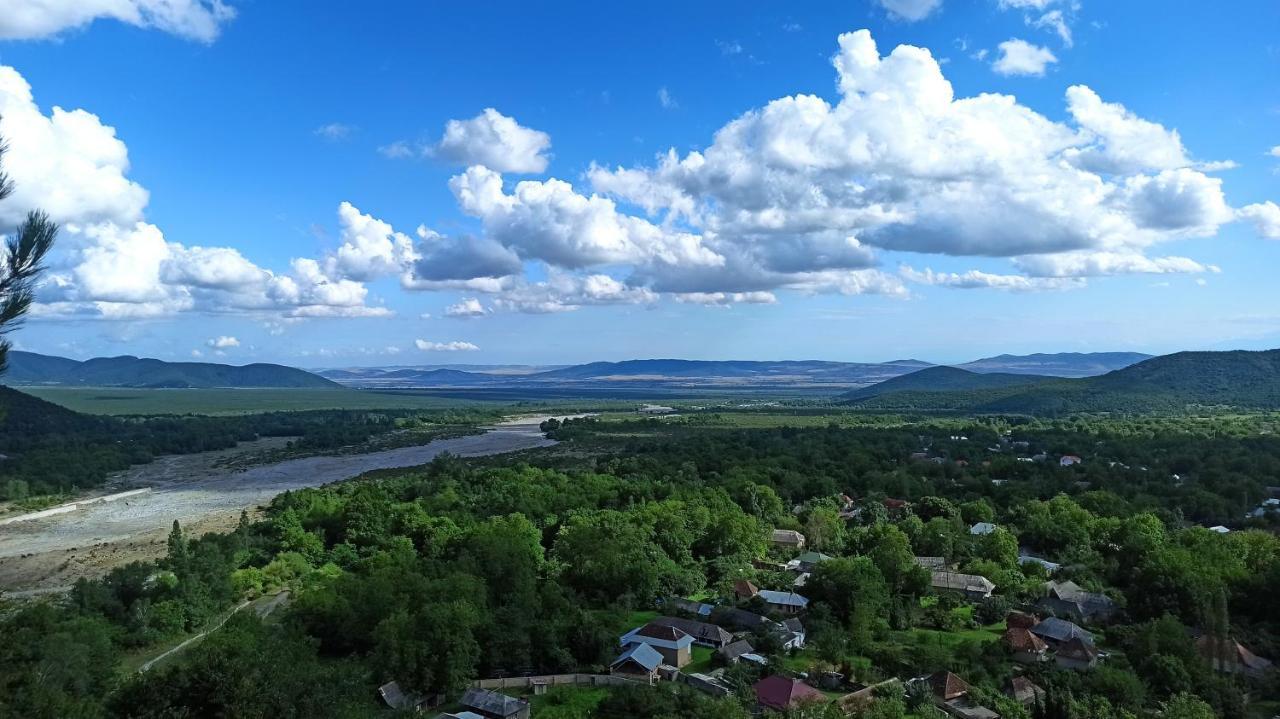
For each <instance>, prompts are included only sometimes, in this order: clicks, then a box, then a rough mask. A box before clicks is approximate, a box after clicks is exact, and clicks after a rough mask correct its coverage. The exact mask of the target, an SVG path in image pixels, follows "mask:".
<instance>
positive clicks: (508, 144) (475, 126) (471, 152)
mask: <svg viewBox="0 0 1280 719" xmlns="http://www.w3.org/2000/svg"><path fill="white" fill-rule="evenodd" d="M550 147H551V136H550V135H548V134H547V133H545V132H540V131H538V130H532V129H530V128H527V127H523V126H521V125H520V123H518V122H516V121H515V120H513V119H512V118H510V117H507V116H506V115H503V114H502V113H500V112H498V111H497V110H495V109H493V108H491V107H490V108H486V109H485V110H484V112H482V113H480V114H479V115H476V116H475V117H473V118H471V119H470V120H450V121H449V122H448V123H447V124H446V125H445V128H444V137H442V138H440V142H438V143H436V144H435V145H433V146H432V147H431V148H429V154H431V155H432V156H434V157H437V158H439V159H442V160H446V161H448V162H452V163H455V164H458V165H484V166H485V167H488V168H490V169H493V170H497V171H498V172H521V173H527V172H542V171H543V170H546V169H547V163H548V162H549V161H550V158H549V157H548V156H547V155H546V151H547V150H548V149H550ZM395 151H396V152H399V150H398V149H397V150H395ZM384 154H386V153H384Z"/></svg>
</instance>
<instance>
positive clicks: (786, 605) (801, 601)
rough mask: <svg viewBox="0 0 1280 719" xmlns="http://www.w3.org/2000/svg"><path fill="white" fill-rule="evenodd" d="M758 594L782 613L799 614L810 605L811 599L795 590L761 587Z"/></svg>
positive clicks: (771, 606) (776, 610)
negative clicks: (778, 590)
mask: <svg viewBox="0 0 1280 719" xmlns="http://www.w3.org/2000/svg"><path fill="white" fill-rule="evenodd" d="M757 596H759V597H760V598H761V599H763V600H764V601H765V604H768V605H769V608H770V609H772V610H774V611H775V612H780V613H782V614H799V613H800V612H803V611H804V610H805V609H807V608H808V606H809V600H808V599H806V598H805V597H802V596H800V595H799V594H796V593H795V592H777V591H774V590H772V589H761V590H760V593H759V594H758V595H757Z"/></svg>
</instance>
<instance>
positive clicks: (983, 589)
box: [931, 572, 996, 602]
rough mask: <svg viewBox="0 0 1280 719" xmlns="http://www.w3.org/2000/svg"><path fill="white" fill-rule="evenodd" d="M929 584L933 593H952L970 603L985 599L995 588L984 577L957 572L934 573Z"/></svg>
mask: <svg viewBox="0 0 1280 719" xmlns="http://www.w3.org/2000/svg"><path fill="white" fill-rule="evenodd" d="M931 584H932V585H933V590H934V591H935V592H954V593H957V594H960V595H962V596H964V598H965V599H968V600H969V601H971V602H976V601H978V600H980V599H986V598H987V597H989V596H991V592H993V591H995V588H996V585H995V584H993V583H992V582H991V580H990V579H987V578H986V577H982V576H979V575H977V574H960V573H959V572H934V573H933V575H932V580H931Z"/></svg>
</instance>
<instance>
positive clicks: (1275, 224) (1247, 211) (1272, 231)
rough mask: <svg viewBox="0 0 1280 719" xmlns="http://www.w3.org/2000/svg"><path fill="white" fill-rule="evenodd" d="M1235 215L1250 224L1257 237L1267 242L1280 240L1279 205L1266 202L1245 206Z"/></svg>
mask: <svg viewBox="0 0 1280 719" xmlns="http://www.w3.org/2000/svg"><path fill="white" fill-rule="evenodd" d="M1236 214H1237V215H1238V216H1239V217H1240V219H1242V220H1248V221H1249V222H1252V223H1253V226H1254V227H1255V228H1256V229H1257V231H1258V234H1259V235H1262V236H1263V237H1265V238H1267V239H1268V240H1280V205H1277V204H1276V203H1274V202H1271V201H1270V200H1268V201H1267V202H1260V203H1256V204H1253V205H1245V206H1244V207H1242V208H1240V210H1239V211H1238V212H1237V213H1236Z"/></svg>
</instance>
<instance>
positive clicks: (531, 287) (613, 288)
mask: <svg viewBox="0 0 1280 719" xmlns="http://www.w3.org/2000/svg"><path fill="white" fill-rule="evenodd" d="M657 300H658V295H657V294H656V293H655V292H653V291H651V290H649V289H648V288H645V287H632V286H629V285H627V284H626V283H624V282H620V281H619V280H616V279H614V278H613V277H610V276H609V275H605V274H592V275H586V276H581V275H575V274H571V273H567V272H560V271H554V272H552V273H551V275H550V276H549V277H548V278H547V279H546V280H543V281H540V282H523V281H522V282H520V283H518V284H516V285H514V286H512V287H510V288H507V289H505V290H503V291H502V292H501V293H500V294H499V295H498V296H497V298H496V299H494V301H493V304H494V306H495V307H497V308H498V309H502V310H508V311H512V312H523V313H526V314H551V313H556V312H572V311H574V310H577V309H580V308H582V307H583V306H598V305H641V304H650V303H653V302H656V301H657Z"/></svg>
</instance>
